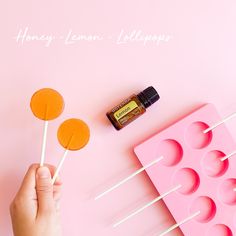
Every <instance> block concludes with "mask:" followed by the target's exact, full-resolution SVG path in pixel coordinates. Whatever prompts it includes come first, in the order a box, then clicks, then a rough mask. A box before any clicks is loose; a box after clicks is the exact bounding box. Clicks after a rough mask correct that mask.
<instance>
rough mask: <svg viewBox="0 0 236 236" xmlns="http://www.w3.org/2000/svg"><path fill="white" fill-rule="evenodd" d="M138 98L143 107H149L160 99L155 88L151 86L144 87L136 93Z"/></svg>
mask: <svg viewBox="0 0 236 236" xmlns="http://www.w3.org/2000/svg"><path fill="white" fill-rule="evenodd" d="M138 97H139V99H140V100H141V102H142V103H143V105H144V107H145V108H147V107H150V106H151V105H152V104H153V103H155V102H156V101H158V100H159V99H160V96H159V94H158V93H157V91H156V89H155V88H153V87H152V86H150V87H148V88H146V89H144V90H143V91H142V92H140V93H139V94H138Z"/></svg>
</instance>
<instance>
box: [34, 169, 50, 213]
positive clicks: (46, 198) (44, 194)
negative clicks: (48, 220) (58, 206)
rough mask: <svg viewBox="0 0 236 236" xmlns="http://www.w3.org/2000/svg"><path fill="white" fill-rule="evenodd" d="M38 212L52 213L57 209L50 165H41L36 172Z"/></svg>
mask: <svg viewBox="0 0 236 236" xmlns="http://www.w3.org/2000/svg"><path fill="white" fill-rule="evenodd" d="M36 192H37V198H38V213H39V214H46V213H49V214H50V213H51V212H52V211H53V210H54V209H55V202H54V199H53V185H52V178H51V172H50V170H49V168H48V167H46V166H44V167H39V168H38V170H37V173H36Z"/></svg>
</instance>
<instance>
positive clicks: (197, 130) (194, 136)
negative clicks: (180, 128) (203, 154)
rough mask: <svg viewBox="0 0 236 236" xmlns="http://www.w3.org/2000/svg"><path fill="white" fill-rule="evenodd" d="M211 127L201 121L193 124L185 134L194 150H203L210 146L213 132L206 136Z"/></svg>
mask: <svg viewBox="0 0 236 236" xmlns="http://www.w3.org/2000/svg"><path fill="white" fill-rule="evenodd" d="M207 128H209V126H208V125H207V124H205V123H203V122H201V121H198V122H194V123H192V124H191V125H190V126H189V127H188V129H187V131H186V134H185V139H186V142H187V143H188V144H189V145H190V146H191V147H192V148H194V149H202V148H204V147H206V146H208V145H209V144H210V142H211V140H212V132H211V131H209V132H208V133H206V134H204V133H203V131H204V130H205V129H207Z"/></svg>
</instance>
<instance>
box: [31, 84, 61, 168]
mask: <svg viewBox="0 0 236 236" xmlns="http://www.w3.org/2000/svg"><path fill="white" fill-rule="evenodd" d="M30 108H31V110H32V112H33V114H34V115H35V116H36V117H37V118H39V119H40V120H44V121H45V123H44V132H43V144H42V153H41V160H40V166H43V164H44V160H45V150H46V141H47V129H48V121H49V120H54V119H56V118H57V117H58V116H59V115H60V114H61V113H62V111H63V109H64V100H63V97H62V96H61V94H60V93H58V92H57V91H56V90H54V89H51V88H43V89H40V90H38V91H37V92H35V93H34V94H33V96H32V98H31V101H30Z"/></svg>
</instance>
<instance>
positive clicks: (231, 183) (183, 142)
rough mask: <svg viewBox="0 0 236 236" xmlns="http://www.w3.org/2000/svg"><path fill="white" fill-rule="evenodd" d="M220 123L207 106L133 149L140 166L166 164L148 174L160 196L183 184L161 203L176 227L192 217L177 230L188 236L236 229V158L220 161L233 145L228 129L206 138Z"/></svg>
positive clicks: (218, 235)
mask: <svg viewBox="0 0 236 236" xmlns="http://www.w3.org/2000/svg"><path fill="white" fill-rule="evenodd" d="M220 120H221V117H220V116H219V114H218V113H217V111H216V109H215V107H214V106H213V105H212V104H206V105H204V106H202V107H201V108H199V109H198V110H196V111H194V112H193V113H191V114H190V115H188V116H186V117H184V118H183V119H181V120H179V121H178V122H176V123H175V124H173V125H172V126H170V127H168V128H167V129H165V130H163V131H161V132H159V133H157V134H155V135H153V136H152V137H151V138H149V139H148V140H146V141H144V142H143V143H141V144H140V145H138V146H136V147H135V148H134V151H135V153H136V155H137V157H138V158H139V160H140V162H141V163H142V165H147V164H148V163H150V162H152V161H153V160H155V159H156V158H157V157H159V156H163V159H162V161H161V163H162V164H157V165H155V166H153V167H151V168H149V169H147V170H146V172H147V174H148V175H149V177H150V179H151V180H152V182H153V184H154V186H155V188H156V189H157V190H158V192H159V194H160V195H162V194H164V193H165V192H166V191H167V190H169V189H171V188H173V187H175V186H178V185H181V187H180V188H178V189H177V190H176V191H175V192H172V193H171V194H169V195H167V196H166V197H165V198H164V199H163V201H164V202H165V204H166V206H167V207H168V208H169V210H170V212H171V214H172V215H173V217H174V218H175V220H176V222H177V223H179V222H183V220H184V219H186V218H188V217H189V219H190V218H191V216H194V217H193V218H191V220H190V221H188V222H185V223H184V224H181V225H180V226H179V228H180V229H181V230H182V232H183V234H184V235H187V236H188V235H191V236H199V235H206V236H213V235H214V236H232V235H233V232H235V230H236V192H235V191H234V189H236V178H235V177H236V156H231V157H230V158H229V159H227V160H225V161H222V158H223V157H225V156H226V155H228V154H230V153H232V152H233V151H235V150H236V145H235V142H234V140H233V139H232V137H231V134H230V132H229V131H228V129H227V128H226V126H225V125H224V124H222V125H220V126H218V127H217V128H216V129H214V130H213V131H210V132H208V133H206V134H204V133H203V131H204V130H205V129H207V128H208V127H210V126H212V125H213V124H215V123H216V122H218V121H220ZM157 233H158V232H157ZM159 233H161V232H159ZM157 235H158V234H157ZM163 235H164V234H163Z"/></svg>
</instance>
